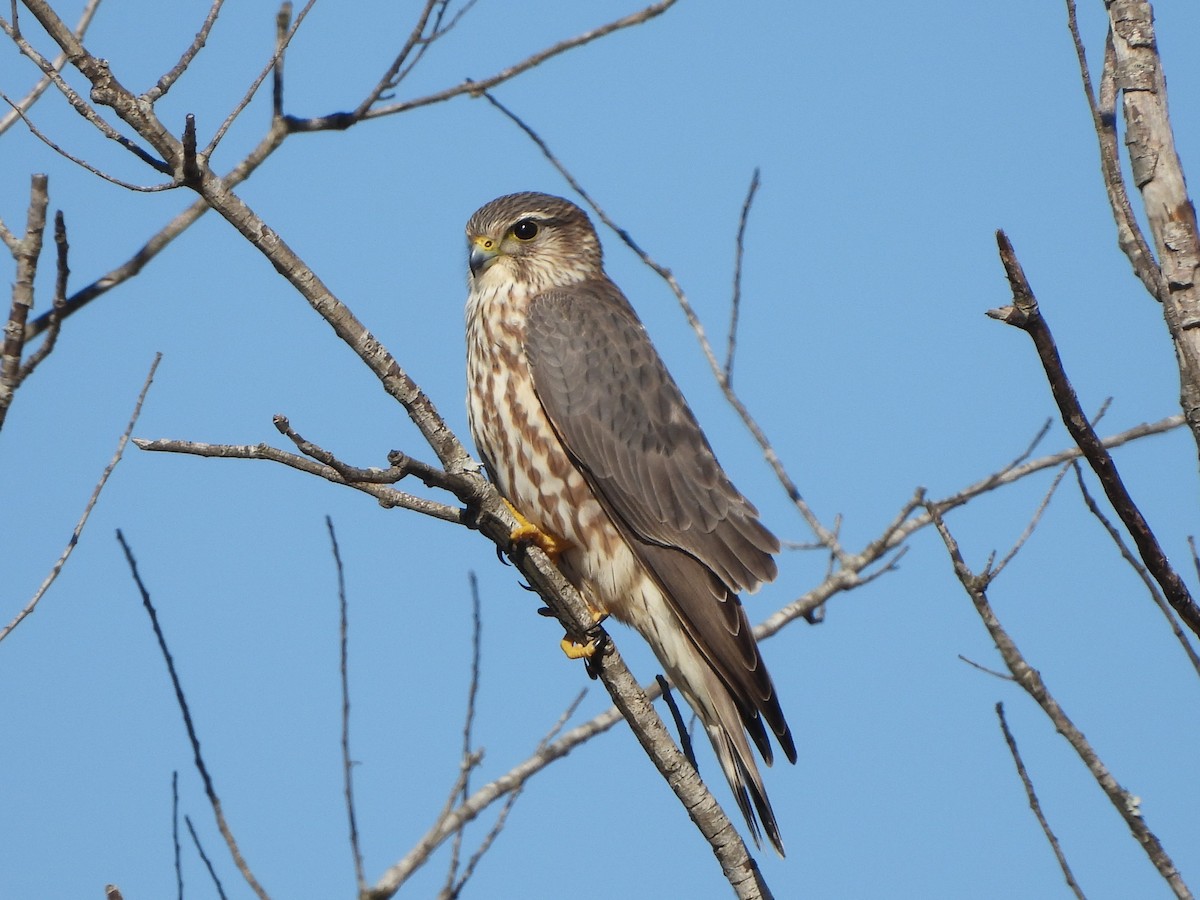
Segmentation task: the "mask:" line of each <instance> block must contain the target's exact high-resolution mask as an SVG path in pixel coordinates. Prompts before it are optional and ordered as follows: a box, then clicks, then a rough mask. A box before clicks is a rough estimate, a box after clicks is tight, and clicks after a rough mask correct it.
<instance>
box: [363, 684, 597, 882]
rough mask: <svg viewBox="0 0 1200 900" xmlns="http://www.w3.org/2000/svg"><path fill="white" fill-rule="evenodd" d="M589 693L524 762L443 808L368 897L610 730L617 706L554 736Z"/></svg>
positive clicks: (565, 713)
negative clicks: (554, 764) (537, 776)
mask: <svg viewBox="0 0 1200 900" xmlns="http://www.w3.org/2000/svg"><path fill="white" fill-rule="evenodd" d="M586 695H587V689H586V688H585V689H584V690H582V691H580V692H579V693H578V694H577V695H576V696H575V699H574V700H572V701H571V703H570V704H569V705H568V706H567V708H566V709H565V710H564V711H563V713H562V715H560V716H559V717H558V721H557V722H555V724H554V726H553V727H552V728H551V729H550V731H549V732H548V733H547V734H546V735H545V737H543V738H542V739H541V740H540V741H539V742H538V745H537V747H536V749H535V750H534V752H533V754H532V755H531V756H530V757H529V758H528V759H526V760H525V761H524V762H523V763H521V764H520V765H518V766H516V767H514V768H513V769H511V770H510V771H509V772H508V773H507V774H506V775H504V776H502V777H501V778H498V779H497V780H495V781H493V782H491V783H490V784H487V785H485V786H484V787H482V788H480V789H479V790H477V791H476V792H475V793H474V794H472V795H471V797H470V798H468V799H466V800H464V801H463V802H462V803H459V804H458V805H457V806H455V805H454V804H453V803H451V804H449V805H448V806H447V807H446V808H444V809H443V810H442V812H441V813H440V814H439V815H438V817H437V819H436V820H435V822H434V824H433V827H432V828H430V830H429V831H428V832H426V833H425V835H424V836H423V837H422V838H421V840H419V841H418V842H417V843H416V844H415V845H414V846H413V847H412V849H411V850H409V852H408V854H407V855H406V856H405V857H404V859H402V860H400V861H399V862H398V863H396V865H394V866H392V867H391V868H390V869H388V871H387V872H385V873H384V875H383V877H382V878H381V879H380V880H379V882H378V884H376V885H375V886H374V887H373V888H372V889H371V890H370V892H369V893H368V894H367V897H368V898H370V900H384V898H387V897H391V896H393V895H394V894H395V893H396V891H397V890H399V889H400V887H401V886H402V885H403V884H404V883H405V882H406V881H408V879H409V878H410V877H411V876H412V875H413V873H414V872H416V871H417V870H418V869H419V868H420V867H421V866H422V865H424V863H425V862H426V861H427V860H428V859H429V857H430V855H431V854H432V853H433V851H434V850H436V849H437V848H438V847H440V846H441V845H442V843H444V842H445V841H446V840H447V839H449V838H450V837H451V836H452V835H454V834H456V833H457V832H458V831H460V830H461V829H462V828H463V827H464V826H465V825H466V824H467V823H468V822H470V821H472V820H473V819H475V818H476V817H477V816H479V814H480V813H482V812H483V811H484V810H485V809H487V808H488V807H489V806H491V805H492V804H493V803H495V802H496V801H497V800H499V799H500V798H501V797H504V796H508V797H509V800H508V802H507V803H506V804H505V805H506V807H508V808H511V804H512V803H513V802H515V795H518V794H520V792H521V790H522V788H523V787H524V785H525V783H526V782H527V781H528V780H529V779H530V778H531V777H533V776H534V775H535V774H537V773H538V772H540V771H541V770H542V769H544V768H545V767H546V766H548V765H549V764H550V763H551V762H553V761H554V760H556V759H561V758H562V757H564V756H566V755H567V754H568V753H570V752H571V750H573V749H574V748H575V747H577V746H579V745H580V744H582V743H584V742H586V741H587V740H589V739H590V738H592V737H594V736H595V735H597V734H600V733H602V732H604V731H607V730H608V729H609V728H612V726H613V725H615V724H616V723H617V722H620V721H621V714H620V713H619V712H617V710H616V709H610V710H609V711H608V713H605V714H603V715H601V716H597V717H596V719H593V720H592V721H591V722H588V723H585V724H584V725H580V726H577V727H575V728H573V729H571V731H569V732H567V733H566V734H564V735H563V736H562V737H561V738H558V739H557V740H555V736H556V735H557V734H558V733H559V731H561V730H562V728H563V726H564V725H565V724H566V723H567V722H568V721H569V720H570V718H571V716H573V715H574V714H575V710H576V709H578V708H579V704H580V703H582V702H583V698H584V697H585V696H586ZM461 777H462V776H461V774H460V776H459V778H460V779H461ZM459 793H460V791H459V789H458V782H456V783H455V789H454V790H453V791H452V792H451V797H452V798H454V797H457V796H458V794H459Z"/></svg>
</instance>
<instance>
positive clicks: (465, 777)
mask: <svg viewBox="0 0 1200 900" xmlns="http://www.w3.org/2000/svg"><path fill="white" fill-rule="evenodd" d="M467 580H468V581H469V583H470V586H471V679H470V681H469V682H468V685H467V705H466V712H465V713H464V715H463V728H462V750H461V752H460V756H461V758H462V759H463V760H468V759H471V758H472V757H473V756H474V755H475V753H474V750H473V749H472V744H474V742H475V741H474V737H473V731H474V728H475V700H476V698H477V697H478V696H479V676H480V648H481V646H482V633H483V620H482V617H481V616H480V608H479V579H478V578H476V577H475V573H474V572H473V571H472V572H468V573H467ZM473 768H474V767H473V766H463V767H462V780H461V784H462V786H461V787H460V789H459V792H458V793H459V796H461V797H462V799H463V800H466V799H467V797H469V796H470V794H471V770H472V769H473ZM465 826H466V823H465V822H464V823H463V827H462V828H459V829H458V830H457V831H455V832H454V840H453V841H452V842H451V844H450V862H449V863H448V865H447V867H446V881H445V884H444V885H443V887H442V891H441V894H440V895H439V896H441V897H446V898H453V897H456V896H457V895H458V893H459V891H461V889H462V887H461V884H460V883H458V875H459V871H458V866H459V854H461V853H462V842H463V829H464V828H465Z"/></svg>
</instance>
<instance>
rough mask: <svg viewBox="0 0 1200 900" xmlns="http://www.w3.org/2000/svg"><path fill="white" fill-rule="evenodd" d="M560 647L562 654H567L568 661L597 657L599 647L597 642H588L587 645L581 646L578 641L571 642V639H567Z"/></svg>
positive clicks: (564, 639) (563, 640)
mask: <svg viewBox="0 0 1200 900" xmlns="http://www.w3.org/2000/svg"><path fill="white" fill-rule="evenodd" d="M559 646H561V647H562V652H563V653H565V654H567V659H591V658H592V657H593V656H595V654H596V649H597V646H598V645H597V644H596V642H595V641H588V642H587V643H586V644H581V643H579V642H578V641H573V640H571V639H570V638H569V637H565V638H563V639H562V643H561V644H560V645H559Z"/></svg>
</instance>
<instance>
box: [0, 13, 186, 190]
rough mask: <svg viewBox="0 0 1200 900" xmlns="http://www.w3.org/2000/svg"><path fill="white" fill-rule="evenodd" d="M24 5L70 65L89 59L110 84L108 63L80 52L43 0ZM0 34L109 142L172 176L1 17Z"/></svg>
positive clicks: (169, 171)
mask: <svg viewBox="0 0 1200 900" xmlns="http://www.w3.org/2000/svg"><path fill="white" fill-rule="evenodd" d="M25 5H26V6H27V7H28V8H29V10H30V11H31V12H32V13H33V14H34V16H35V17H36V18H37V19H38V21H39V22H41V23H42V25H43V27H46V28H47V30H48V31H50V30H52V31H53V35H52V36H53V37H54V39H55V41H56V42H57V43H58V45H59V46H60V47H61V48H62V50H63V51H64V52H65V53H66V55H67V59H68V60H70V62H71V64H72V65H74V66H75V67H76V68H78V67H79V65H80V63H81V61H84V60H90V61H91V63H93V64H94V65H95V66H97V67H98V68H97V71H101V70H102V71H103V73H104V77H105V78H106V79H108V80H110V81H111V80H112V79H111V75H109V73H108V68H107V64H106V63H105V64H103V65H101V63H100V61H99V60H96V59H95V57H92V56H90V55H89V54H87V53H86V52H85V51H84V50H83V44H82V43H80V41H79V39H78V38H77V37H76V36H75V35H74V34H73V33H72V32H71V31H70V29H68V28H67V27H66V26H65V25H64V24H63V23H62V21H61V20H60V19H58V17H57V16H56V15H54V13H53V10H51V8H50V7H49V6H48V5H47V4H46V3H45V2H44V0H26V2H25ZM0 31H3V32H4V33H5V34H6V35H8V37H9V38H10V39H11V40H12V42H13V43H14V44H16V46H17V49H18V50H20V51H21V53H22V54H23V55H24V56H26V57H27V58H28V59H30V60H31V61H32V62H33V63H34V64H35V65H36V66H37V67H38V68H39V69H41V70H42V73H43V74H45V75H46V76H47V77H48V78H50V80H51V81H52V82H53V83H54V86H55V87H56V88H58V90H59V92H60V93H61V94H62V95H63V97H65V98H66V100H67V102H68V103H70V104H71V106H72V107H73V108H74V109H75V111H76V112H77V113H79V114H80V115H81V116H83V117H84V118H85V119H86V120H87V121H88V122H90V123H91V124H92V125H93V126H95V127H96V128H97V129H98V130H99V131H100V133H101V134H103V135H104V136H105V137H106V138H108V139H109V140H112V141H116V142H117V143H118V144H119V145H120V146H122V147H124V148H125V149H126V150H128V151H129V152H130V153H132V154H133V155H134V156H136V157H137V158H138V159H140V160H141V161H142V162H144V163H146V164H147V165H148V166H150V167H151V168H152V169H155V170H156V171H158V172H161V173H162V174H164V175H170V174H171V167H170V166H169V165H167V163H165V162H163V161H162V160H161V159H157V158H155V157H154V156H153V155H152V154H150V153H148V152H147V151H146V150H144V149H143V148H141V147H139V146H138V145H137V144H135V143H133V141H131V140H129V138H127V137H125V135H123V134H121V133H120V132H119V131H117V130H116V129H115V128H114V127H113V126H112V125H110V124H109V123H108V122H107V121H106V120H105V119H104V117H103V116H101V115H100V113H98V112H97V111H96V109H95V107H93V106H92V105H91V104H90V103H88V102H87V101H86V100H84V99H83V97H82V96H81V95H80V94H79V93H78V92H77V91H76V90H75V89H74V88H73V87H71V85H70V84H68V83H67V81H66V79H64V78H63V77H62V75H60V74H59V73H58V72H57V71H56V70H55V68H54V64H53V63H52V62H50V60H48V59H46V58H45V57H44V56H42V54H41V53H39V52H38V51H37V50H36V49H35V48H34V47H33V45H31V44H30V43H29V42H28V41H27V40H25V38H24V37H23V36H21V34H20V33H19V32H17V31H16V29H14V28H13V26H12V25H10V24H9V22H8V21H7V20H6V19H4V18H3V17H0ZM84 74H85V75H86V74H87V73H86V72H85V73H84ZM22 118H24V117H22Z"/></svg>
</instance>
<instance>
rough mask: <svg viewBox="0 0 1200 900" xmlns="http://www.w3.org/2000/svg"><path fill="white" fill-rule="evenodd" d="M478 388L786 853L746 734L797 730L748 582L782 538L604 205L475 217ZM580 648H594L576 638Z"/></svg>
mask: <svg viewBox="0 0 1200 900" xmlns="http://www.w3.org/2000/svg"><path fill="white" fill-rule="evenodd" d="M467 249H468V252H469V254H470V294H469V296H468V298H467V384H468V388H467V405H468V412H469V416H470V424H471V434H472V437H473V438H474V439H475V445H476V447H478V448H479V452H480V454H481V455H482V457H483V461H484V465H485V466H486V467H487V470H488V473H489V475H490V476H491V478H492V481H493V482H494V483H495V484H496V486H497V488H498V489H499V491H500V493H501V494H503V495H504V497H505V498H506V499H507V500H508V501H509V502H510V504H511V505H512V506H513V507H514V508H515V511H516V512H517V513H518V514H519V516H522V517H524V519H525V520H526V521H527V523H528V525H527V526H526V527H525V528H523V529H518V531H517V532H515V533H514V537H515V538H516V537H521V536H526V537H528V536H529V535H533V536H535V537H537V538H538V541H539V543H540V544H541V546H543V548H544V549H547V550H548V551H549V552H550V553H551V554H552V556H553V557H554V558H555V559H556V562H557V564H558V566H559V568H560V570H561V571H562V573H563V575H564V576H565V577H566V578H567V580H568V581H570V582H571V583H572V584H573V585H574V586H575V587H576V588H577V589H578V590H579V593H580V594H581V595H582V596H583V598H584V600H585V601H587V603H588V605H589V606H590V607H591V608H592V610H593V612H594V613H595V614H596V615H597V618H599V617H600V616H603V615H612V616H614V617H615V618H616V619H618V620H619V621H621V622H625V623H627V624H629V625H632V626H633V627H634V628H635V629H637V631H638V632H640V633H641V635H642V636H643V637H644V638H645V639H646V641H648V642H649V644H650V646H651V648H653V650H654V654H655V656H657V657H658V660H659V662H660V663H662V666H663V668H664V669H665V670H666V672H667V674H668V675H669V676H670V678H671V680H672V681H673V682H674V683H675V685H676V687H677V688H678V689H679V690H680V691H681V692H682V694H683V696H684V697H685V698H686V699H687V701H688V703H689V704H691V706H692V708H693V709H694V710H695V711H696V713H697V715H698V716H699V717H700V721H701V722H702V723H703V724H704V730H705V732H706V733H707V734H708V737H709V740H710V741H712V745H713V749H714V750H715V751H716V756H717V759H718V761H719V762H720V765H721V769H722V770H723V771H724V773H725V777H726V778H727V779H728V781H729V784H730V786H731V787H732V788H733V794H734V797H735V798H736V800H737V804H738V807H739V808H740V809H741V811H742V814H743V815H744V816H745V818H746V822H747V824H748V825H749V827H750V831H751V834H752V836H753V837H754V840H755V843H758V841H759V828H760V824H759V823H760V822H761V828H762V830H763V831H764V832H765V833H766V836H767V838H768V839H769V840H770V841H771V843H772V844H773V845H774V847H775V848H776V850H778V851H779V853H780V854H781V855H782V853H783V845H782V843H781V841H780V839H779V827H778V825H777V824H776V821H775V814H774V812H773V811H772V809H771V803H770V801H769V800H768V799H767V794H766V791H765V789H764V788H763V783H762V777H761V775H760V774H759V771H758V767H757V765H756V764H755V760H754V757H753V755H752V753H751V750H750V744H749V742H748V741H747V739H746V736H747V733H748V734H749V736H750V738H751V739H753V741H754V743H755V745H756V746H757V747H758V750H759V752H760V753H761V754H762V757H763V759H764V761H765V762H766V763H767V764H768V765H770V764H771V761H772V758H773V753H772V748H771V744H770V742H769V740H768V737H767V731H766V728H764V726H763V722H764V720H765V722H766V727H767V728H770V730H771V731H772V732H773V733H774V735H775V738H776V740H777V741H778V743H779V746H780V748H781V749H782V750H783V752H784V755H786V756H787V758H788V760H789V761H790V762H793V763H794V762H795V761H796V747H795V744H794V743H793V741H792V734H791V731H790V729H789V728H788V725H787V722H786V721H785V720H784V717H783V711H782V710H781V709H780V706H779V700H778V698H777V696H776V694H775V687H774V685H773V684H772V683H771V676H770V675H769V674H768V673H767V669H766V665H765V664H764V663H763V660H762V657H761V656H760V655H759V651H758V645H757V643H756V642H755V640H754V635H753V633H752V632H751V629H750V623H749V621H748V620H747V618H746V613H745V611H744V610H743V609H742V604H741V601H740V600H739V599H738V592H739V591H753V590H755V589H756V588H757V587H758V586H759V585H760V584H762V583H764V582H767V581H770V580H772V579H773V578H774V577H775V575H776V567H775V560H774V559H773V554H774V553H776V552H778V550H779V541H777V540H776V539H775V536H774V535H772V534H771V532H769V531H768V530H767V529H766V528H765V527H763V525H762V524H761V523H760V522H759V520H758V511H757V510H756V509H755V508H754V505H753V504H751V503H750V501H749V500H747V499H746V498H745V497H743V496H742V494H741V493H739V492H738V490H737V489H736V488H735V487H734V486H733V485H732V484H731V483H730V481H729V478H728V477H727V476H726V474H725V472H724V471H723V470H722V469H721V466H720V463H718V462H717V459H716V457H715V456H714V455H713V451H712V447H710V446H709V443H708V440H707V439H706V438H705V437H704V433H703V432H702V431H701V430H700V426H699V424H698V423H697V422H696V418H695V416H693V415H692V411H691V410H690V409H689V408H688V405H687V402H686V401H685V400H684V399H683V395H682V394H681V393H680V391H679V388H678V387H677V386H676V384H675V381H674V379H672V378H671V375H670V373H669V372H668V371H667V369H666V367H665V366H664V365H663V362H662V360H661V359H660V358H659V355H658V353H657V351H656V350H655V349H654V346H653V344H651V342H650V338H649V336H648V335H647V334H646V330H645V328H644V327H643V326H642V323H641V321H640V320H639V319H638V317H637V314H636V313H635V312H634V311H633V307H632V306H630V304H629V301H628V300H626V299H625V296H624V295H623V294H622V293H621V291H620V289H619V288H618V287H617V286H616V285H615V284H613V282H612V281H610V280H609V278H608V276H607V275H606V274H605V273H604V265H603V258H602V252H601V248H600V240H599V238H598V237H597V235H596V231H595V229H594V228H593V227H592V223H591V222H590V221H589V219H588V217H587V214H586V213H584V212H583V210H581V209H580V208H579V207H577V206H576V205H575V204H573V203H571V202H570V201H568V200H564V199H562V198H560V197H552V196H549V195H547V194H538V193H521V194H510V195H508V196H505V197H500V198H499V199H497V200H493V201H492V202H491V203H488V204H487V205H486V206H484V207H482V208H481V209H480V210H478V211H477V212H476V213H475V214H474V215H473V216H471V219H470V221H469V222H468V223H467ZM564 649H568V655H580V654H581V653H584V652H586V651H584V650H579V649H576V652H575V653H572V652H571V651H570V648H569V646H568V642H566V641H564Z"/></svg>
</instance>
